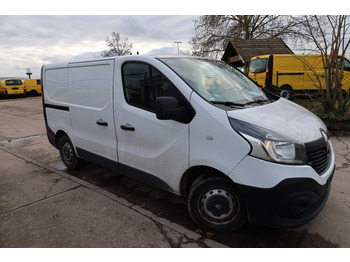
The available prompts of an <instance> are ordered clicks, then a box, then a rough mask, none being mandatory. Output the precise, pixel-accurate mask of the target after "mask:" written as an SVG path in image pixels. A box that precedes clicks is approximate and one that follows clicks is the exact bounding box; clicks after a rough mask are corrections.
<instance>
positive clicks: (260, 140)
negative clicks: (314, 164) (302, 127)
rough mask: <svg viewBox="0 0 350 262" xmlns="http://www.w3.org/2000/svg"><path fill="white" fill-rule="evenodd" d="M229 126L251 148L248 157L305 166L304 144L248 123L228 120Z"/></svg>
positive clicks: (232, 119)
mask: <svg viewBox="0 0 350 262" xmlns="http://www.w3.org/2000/svg"><path fill="white" fill-rule="evenodd" d="M229 120H230V123H231V126H232V128H233V129H234V130H236V131H237V132H238V133H240V134H241V135H242V136H243V137H244V138H245V139H246V140H248V141H249V143H250V144H251V146H252V149H251V152H250V155H252V156H254V157H257V158H260V159H264V160H268V161H273V162H278V163H286V164H305V163H306V150H305V146H304V144H300V143H297V142H296V141H293V140H292V139H290V138H287V137H284V136H282V135H279V134H277V133H274V132H272V131H270V130H267V129H265V128H262V127H259V126H256V125H252V124H250V123H247V122H244V121H241V120H237V119H234V118H229Z"/></svg>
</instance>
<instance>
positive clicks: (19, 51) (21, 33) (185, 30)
mask: <svg viewBox="0 0 350 262" xmlns="http://www.w3.org/2000/svg"><path fill="white" fill-rule="evenodd" d="M251 1H253V2H251ZM251 1H250V2H249V3H250V4H249V6H247V5H244V4H243V2H242V1H241V2H239V3H240V4H239V5H236V4H233V3H234V2H232V0H215V1H204V2H203V1H197V0H192V1H189V0H176V1H171V2H169V1H159V0H147V1H145V0H133V1H129V2H128V1H125V0H124V1H118V0H114V1H110V0H98V1H90V2H88V1H86V0H84V1H83V0H60V1H56V2H52V1H47V0H46V1H44V0H31V1H23V0H21V1H18V0H10V1H6V3H2V6H1V8H0V77H8V76H12V77H26V74H25V73H26V68H30V69H31V71H32V73H33V75H32V78H39V77H40V69H41V67H42V65H44V64H48V63H56V62H67V61H78V60H84V59H94V58H97V57H98V56H99V55H100V54H101V52H102V51H103V50H106V49H107V47H106V42H105V39H106V37H107V36H109V35H110V34H111V32H119V33H120V34H121V35H122V36H127V37H128V38H129V40H130V41H131V42H133V44H134V48H133V50H132V52H133V53H136V52H137V51H138V52H139V53H140V54H177V45H176V44H175V43H174V41H181V42H182V43H181V44H180V50H182V51H185V52H186V51H189V52H191V48H190V46H189V44H188V41H189V40H190V38H191V37H192V36H193V29H194V20H195V19H196V18H198V17H199V16H200V15H201V14H224V13H238V14H252V13H255V14H259V13H261V12H265V13H270V12H271V9H270V8H268V10H269V11H268V12H267V10H266V5H264V4H263V6H265V9H263V6H261V4H260V3H261V1H259V0H251ZM269 1H272V2H275V1H274V0H269ZM295 1H296V2H299V1H304V0H295ZM276 2H277V3H278V1H276ZM276 2H275V4H273V3H272V4H271V3H270V2H267V3H270V4H268V6H271V7H273V8H272V10H274V12H278V13H279V14H285V12H288V13H289V14H291V13H293V10H294V12H296V11H295V9H293V8H292V7H293V6H294V5H293V6H289V7H288V9H286V8H284V7H283V5H280V4H276ZM198 3H200V4H198ZM258 3H259V4H258ZM264 3H265V2H264ZM295 7H296V8H298V5H295ZM281 8H282V9H281ZM327 8H328V7H327ZM296 10H299V9H296ZM307 10H309V9H307ZM310 10H316V9H315V8H313V9H310ZM310 10H309V11H310ZM327 10H328V9H327ZM298 12H300V10H299V11H298ZM38 14H39V15H38ZM43 14H45V15H43ZM46 14H47V15H46ZM62 14H65V15H62ZM71 14H73V15H71ZM91 14H92V15H91ZM96 14H98V15H96ZM106 14H123V15H112V16H109V15H106ZM124 14H127V15H124ZM144 14H152V15H144ZM153 14H157V15H153ZM159 14H162V15H159ZM163 14H164V15H163ZM174 14H175V15H174ZM177 14H181V15H177ZM189 14H190V15H189ZM192 14H195V15H192ZM196 14H197V15H196Z"/></svg>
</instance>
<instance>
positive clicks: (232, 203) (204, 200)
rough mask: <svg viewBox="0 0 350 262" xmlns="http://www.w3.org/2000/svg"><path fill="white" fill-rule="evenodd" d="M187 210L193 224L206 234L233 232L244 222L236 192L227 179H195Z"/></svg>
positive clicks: (245, 218) (242, 204)
mask: <svg viewBox="0 0 350 262" xmlns="http://www.w3.org/2000/svg"><path fill="white" fill-rule="evenodd" d="M187 207H188V210H189V213H190V215H191V217H192V219H193V221H194V222H195V223H196V224H197V225H198V226H199V227H201V228H202V229H203V230H206V231H210V232H217V231H233V230H237V229H239V228H240V227H242V226H243V225H244V224H245V222H246V221H247V216H246V211H245V207H244V203H243V201H242V199H241V197H240V196H239V193H238V192H237V190H236V189H235V188H234V186H233V185H232V183H231V182H230V181H229V180H228V179H225V178H221V177H206V176H203V177H199V178H197V179H196V180H195V181H194V182H193V184H192V187H191V190H190V193H189V196H188V201H187Z"/></svg>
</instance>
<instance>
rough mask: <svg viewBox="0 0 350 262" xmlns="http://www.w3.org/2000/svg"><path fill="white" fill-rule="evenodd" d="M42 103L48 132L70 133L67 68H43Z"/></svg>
mask: <svg viewBox="0 0 350 262" xmlns="http://www.w3.org/2000/svg"><path fill="white" fill-rule="evenodd" d="M42 78H43V86H44V87H45V88H44V94H43V102H44V110H45V113H46V118H47V127H48V130H51V131H52V132H53V133H54V134H56V133H57V132H58V131H60V130H62V131H64V132H65V133H66V134H68V135H70V134H71V133H72V125H71V119H70V113H69V99H68V68H50V67H47V66H44V68H43V77H42Z"/></svg>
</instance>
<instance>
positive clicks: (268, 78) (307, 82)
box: [248, 54, 350, 99]
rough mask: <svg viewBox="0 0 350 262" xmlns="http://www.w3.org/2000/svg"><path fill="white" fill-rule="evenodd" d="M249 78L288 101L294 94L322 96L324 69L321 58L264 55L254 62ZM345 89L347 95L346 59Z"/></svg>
mask: <svg viewBox="0 0 350 262" xmlns="http://www.w3.org/2000/svg"><path fill="white" fill-rule="evenodd" d="M339 59H340V57H339V58H338V60H339ZM248 76H249V77H250V78H252V79H253V80H254V81H256V82H257V83H258V84H259V85H260V86H262V87H264V88H266V89H270V90H272V91H277V93H278V94H279V95H280V96H281V97H284V98H287V99H288V98H290V96H291V95H292V94H302V93H305V92H307V93H313V92H318V86H319V80H320V81H322V79H324V69H323V63H322V58H321V56H320V55H290V54H288V55H261V56H255V57H252V58H251V60H250V63H249V68H248ZM322 82H324V81H322ZM342 85H343V90H344V92H345V91H347V90H348V89H349V87H350V62H349V60H348V59H347V58H345V57H344V76H343V81H342Z"/></svg>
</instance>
